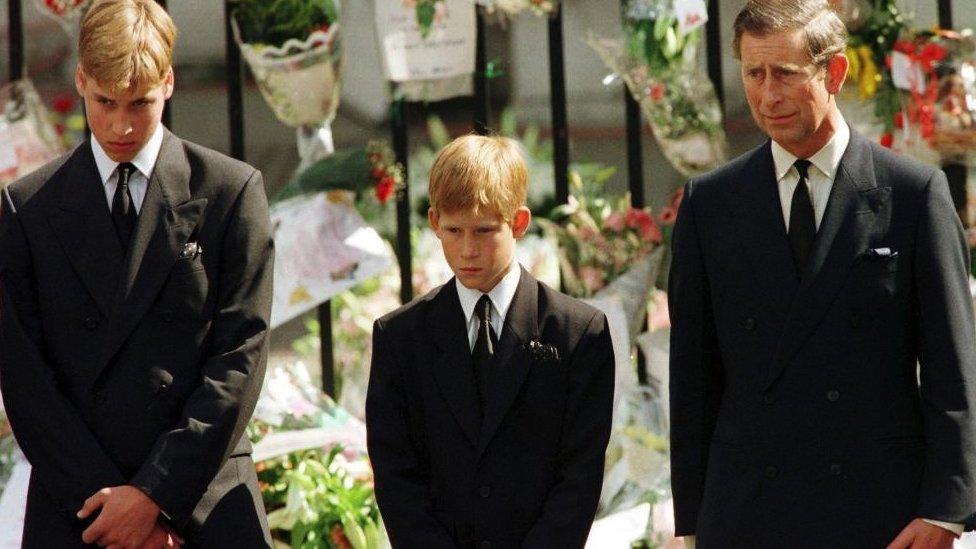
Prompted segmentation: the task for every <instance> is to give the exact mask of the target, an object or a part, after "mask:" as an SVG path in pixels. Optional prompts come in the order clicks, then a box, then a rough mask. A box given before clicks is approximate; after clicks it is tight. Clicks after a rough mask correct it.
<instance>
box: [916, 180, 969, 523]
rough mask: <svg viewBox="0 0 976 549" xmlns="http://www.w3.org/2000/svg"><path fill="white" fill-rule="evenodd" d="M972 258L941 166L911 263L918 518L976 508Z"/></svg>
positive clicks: (960, 519)
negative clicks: (919, 433)
mask: <svg viewBox="0 0 976 549" xmlns="http://www.w3.org/2000/svg"><path fill="white" fill-rule="evenodd" d="M968 263H969V251H968V248H967V245H966V240H965V236H964V234H963V230H962V224H961V223H960V222H959V217H958V215H957V214H956V212H955V208H954V207H953V204H952V199H951V197H950V195H949V188H948V184H947V182H946V178H945V175H944V174H943V173H942V172H941V171H936V172H935V174H934V175H933V176H932V178H931V179H930V180H929V184H928V186H927V188H926V191H925V196H924V203H923V204H922V208H921V212H920V217H919V224H918V230H917V233H916V244H915V260H914V264H913V266H912V268H913V270H914V275H915V276H914V279H915V286H914V291H915V296H914V300H915V306H916V311H917V315H916V326H915V333H916V334H917V337H918V348H919V362H920V363H921V369H920V382H921V398H922V421H923V431H924V433H925V470H924V473H923V477H922V485H921V491H920V500H919V509H918V516H920V517H925V518H929V519H935V520H940V521H944V522H952V523H965V522H967V519H968V518H970V516H971V514H972V513H973V511H974V510H976V454H974V453H973V448H976V328H974V325H973V308H972V303H973V301H972V297H971V295H970V291H969V276H968V272H969V269H968ZM970 526H972V525H970Z"/></svg>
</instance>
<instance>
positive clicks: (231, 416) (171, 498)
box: [130, 171, 274, 528]
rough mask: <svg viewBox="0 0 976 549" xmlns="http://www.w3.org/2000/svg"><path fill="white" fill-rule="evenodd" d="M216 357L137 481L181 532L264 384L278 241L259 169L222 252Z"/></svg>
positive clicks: (241, 198)
mask: <svg viewBox="0 0 976 549" xmlns="http://www.w3.org/2000/svg"><path fill="white" fill-rule="evenodd" d="M219 269H220V271H219V273H220V274H219V278H218V281H217V301H216V309H215V312H214V315H213V319H212V324H211V337H212V340H211V344H210V346H209V349H210V354H209V356H208V357H207V359H206V362H205V364H204V366H203V368H202V376H201V379H200V384H199V387H197V389H196V390H195V391H194V392H193V393H191V394H190V396H189V398H188V399H187V402H186V404H185V405H184V408H183V414H182V418H181V420H180V423H179V425H178V426H177V427H176V428H174V429H173V430H171V431H168V432H166V433H165V434H163V435H162V436H160V437H159V439H158V440H157V441H156V444H155V446H154V447H153V449H152V451H151V452H150V454H149V457H148V458H147V459H146V461H145V462H144V463H143V465H142V467H141V468H140V469H139V470H138V471H137V472H136V474H135V476H134V477H133V478H132V480H131V481H130V484H132V485H133V486H136V487H138V488H140V489H141V490H143V491H144V492H146V493H147V494H148V495H149V496H150V497H151V498H152V499H153V500H154V501H155V502H156V503H157V505H159V507H160V508H161V509H162V511H163V512H164V513H165V514H166V515H167V516H168V517H169V519H170V520H171V521H172V522H173V524H174V525H175V526H177V528H181V527H182V526H183V525H185V523H186V521H187V520H188V519H189V517H190V515H191V513H192V512H193V509H194V507H196V505H197V503H198V502H199V500H200V498H201V497H202V496H203V493H204V492H205V491H206V489H207V486H208V485H209V483H210V482H211V480H212V479H213V478H214V476H215V475H216V474H217V471H218V470H219V469H220V467H221V466H222V465H223V464H224V462H225V461H226V459H227V458H228V456H229V455H230V453H231V451H232V449H233V447H234V445H235V444H237V442H238V441H239V440H240V438H241V436H242V435H243V434H244V429H245V427H246V426H247V422H248V421H249V420H250V417H251V413H252V412H253V411H254V407H255V405H256V404H257V399H258V396H259V394H260V392H261V385H262V381H263V379H264V370H265V366H266V362H267V353H268V349H267V347H268V332H269V318H270V315H271V299H272V276H273V274H274V243H273V241H272V234H271V220H270V218H269V216H268V202H267V198H266V196H265V191H264V183H263V180H262V178H261V174H260V172H257V171H255V172H253V174H252V175H251V177H250V178H249V179H248V181H247V183H246V184H245V185H244V188H243V189H242V190H241V192H240V193H239V195H238V196H237V198H236V202H235V204H234V206H233V207H232V208H231V210H230V214H229V218H228V222H227V228H226V231H225V233H224V241H223V245H222V249H221V258H220V267H219Z"/></svg>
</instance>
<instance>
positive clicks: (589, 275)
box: [579, 267, 606, 294]
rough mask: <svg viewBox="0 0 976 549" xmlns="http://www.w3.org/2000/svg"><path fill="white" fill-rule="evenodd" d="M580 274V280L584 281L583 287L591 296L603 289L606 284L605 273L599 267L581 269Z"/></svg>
mask: <svg viewBox="0 0 976 549" xmlns="http://www.w3.org/2000/svg"><path fill="white" fill-rule="evenodd" d="M579 274H580V280H582V281H583V287H584V288H586V291H587V292H589V293H591V294H592V293H593V292H596V291H597V290H599V289H600V288H603V286H604V284H605V283H606V280H605V279H604V277H603V271H601V270H600V269H599V268H597V267H580V273H579Z"/></svg>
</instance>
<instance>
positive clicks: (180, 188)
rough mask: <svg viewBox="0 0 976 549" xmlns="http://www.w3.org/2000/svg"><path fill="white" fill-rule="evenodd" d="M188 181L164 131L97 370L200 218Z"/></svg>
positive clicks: (201, 204) (183, 161)
mask: <svg viewBox="0 0 976 549" xmlns="http://www.w3.org/2000/svg"><path fill="white" fill-rule="evenodd" d="M189 182H190V164H189V161H188V160H187V158H186V153H185V152H184V150H183V145H182V143H181V142H180V140H179V138H177V137H176V136H174V135H173V134H171V133H170V132H168V131H167V132H166V135H165V137H164V138H163V144H162V148H161V149H160V151H159V158H158V159H157V160H156V167H155V168H154V169H153V173H152V175H151V177H150V178H149V186H148V187H147V189H146V197H145V199H144V200H143V203H142V207H141V208H140V210H139V218H138V222H137V223H136V229H135V232H134V233H133V235H132V242H131V243H130V248H129V253H128V254H127V255H126V256H125V269H124V271H123V274H122V279H121V283H120V284H119V290H118V294H117V298H116V301H115V309H114V311H113V314H112V316H111V317H110V319H109V337H108V339H107V340H106V345H105V347H104V348H103V351H102V360H100V361H99V368H98V369H99V371H101V369H102V368H104V367H105V365H106V364H107V363H108V361H109V360H110V359H111V358H112V356H114V355H115V353H116V352H117V351H118V350H119V348H120V347H121V346H122V343H123V342H124V341H125V339H126V338H127V337H128V336H129V334H130V333H131V332H132V330H133V328H135V326H136V324H138V322H139V320H140V319H141V318H142V317H143V315H145V313H146V311H147V309H148V308H149V306H150V305H151V304H152V302H153V300H154V299H155V297H156V295H157V294H158V293H159V290H160V288H161V287H162V285H163V282H164V281H165V280H166V278H167V276H168V275H169V272H170V270H171V269H172V267H173V265H174V264H175V263H176V260H177V258H178V257H179V254H180V251H181V250H182V247H183V245H184V244H185V243H186V242H187V240H188V239H189V237H190V235H191V234H192V232H193V231H194V229H195V228H196V226H197V223H198V221H199V219H200V216H201V214H203V211H204V208H205V207H206V205H207V200H206V199H197V200H190V187H189Z"/></svg>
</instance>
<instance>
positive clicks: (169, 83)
mask: <svg viewBox="0 0 976 549" xmlns="http://www.w3.org/2000/svg"><path fill="white" fill-rule="evenodd" d="M175 87H176V73H175V72H174V71H173V67H170V68H169V70H168V71H166V77H165V78H163V97H164V98H165V99H169V98H170V97H173V89H174V88H175Z"/></svg>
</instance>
